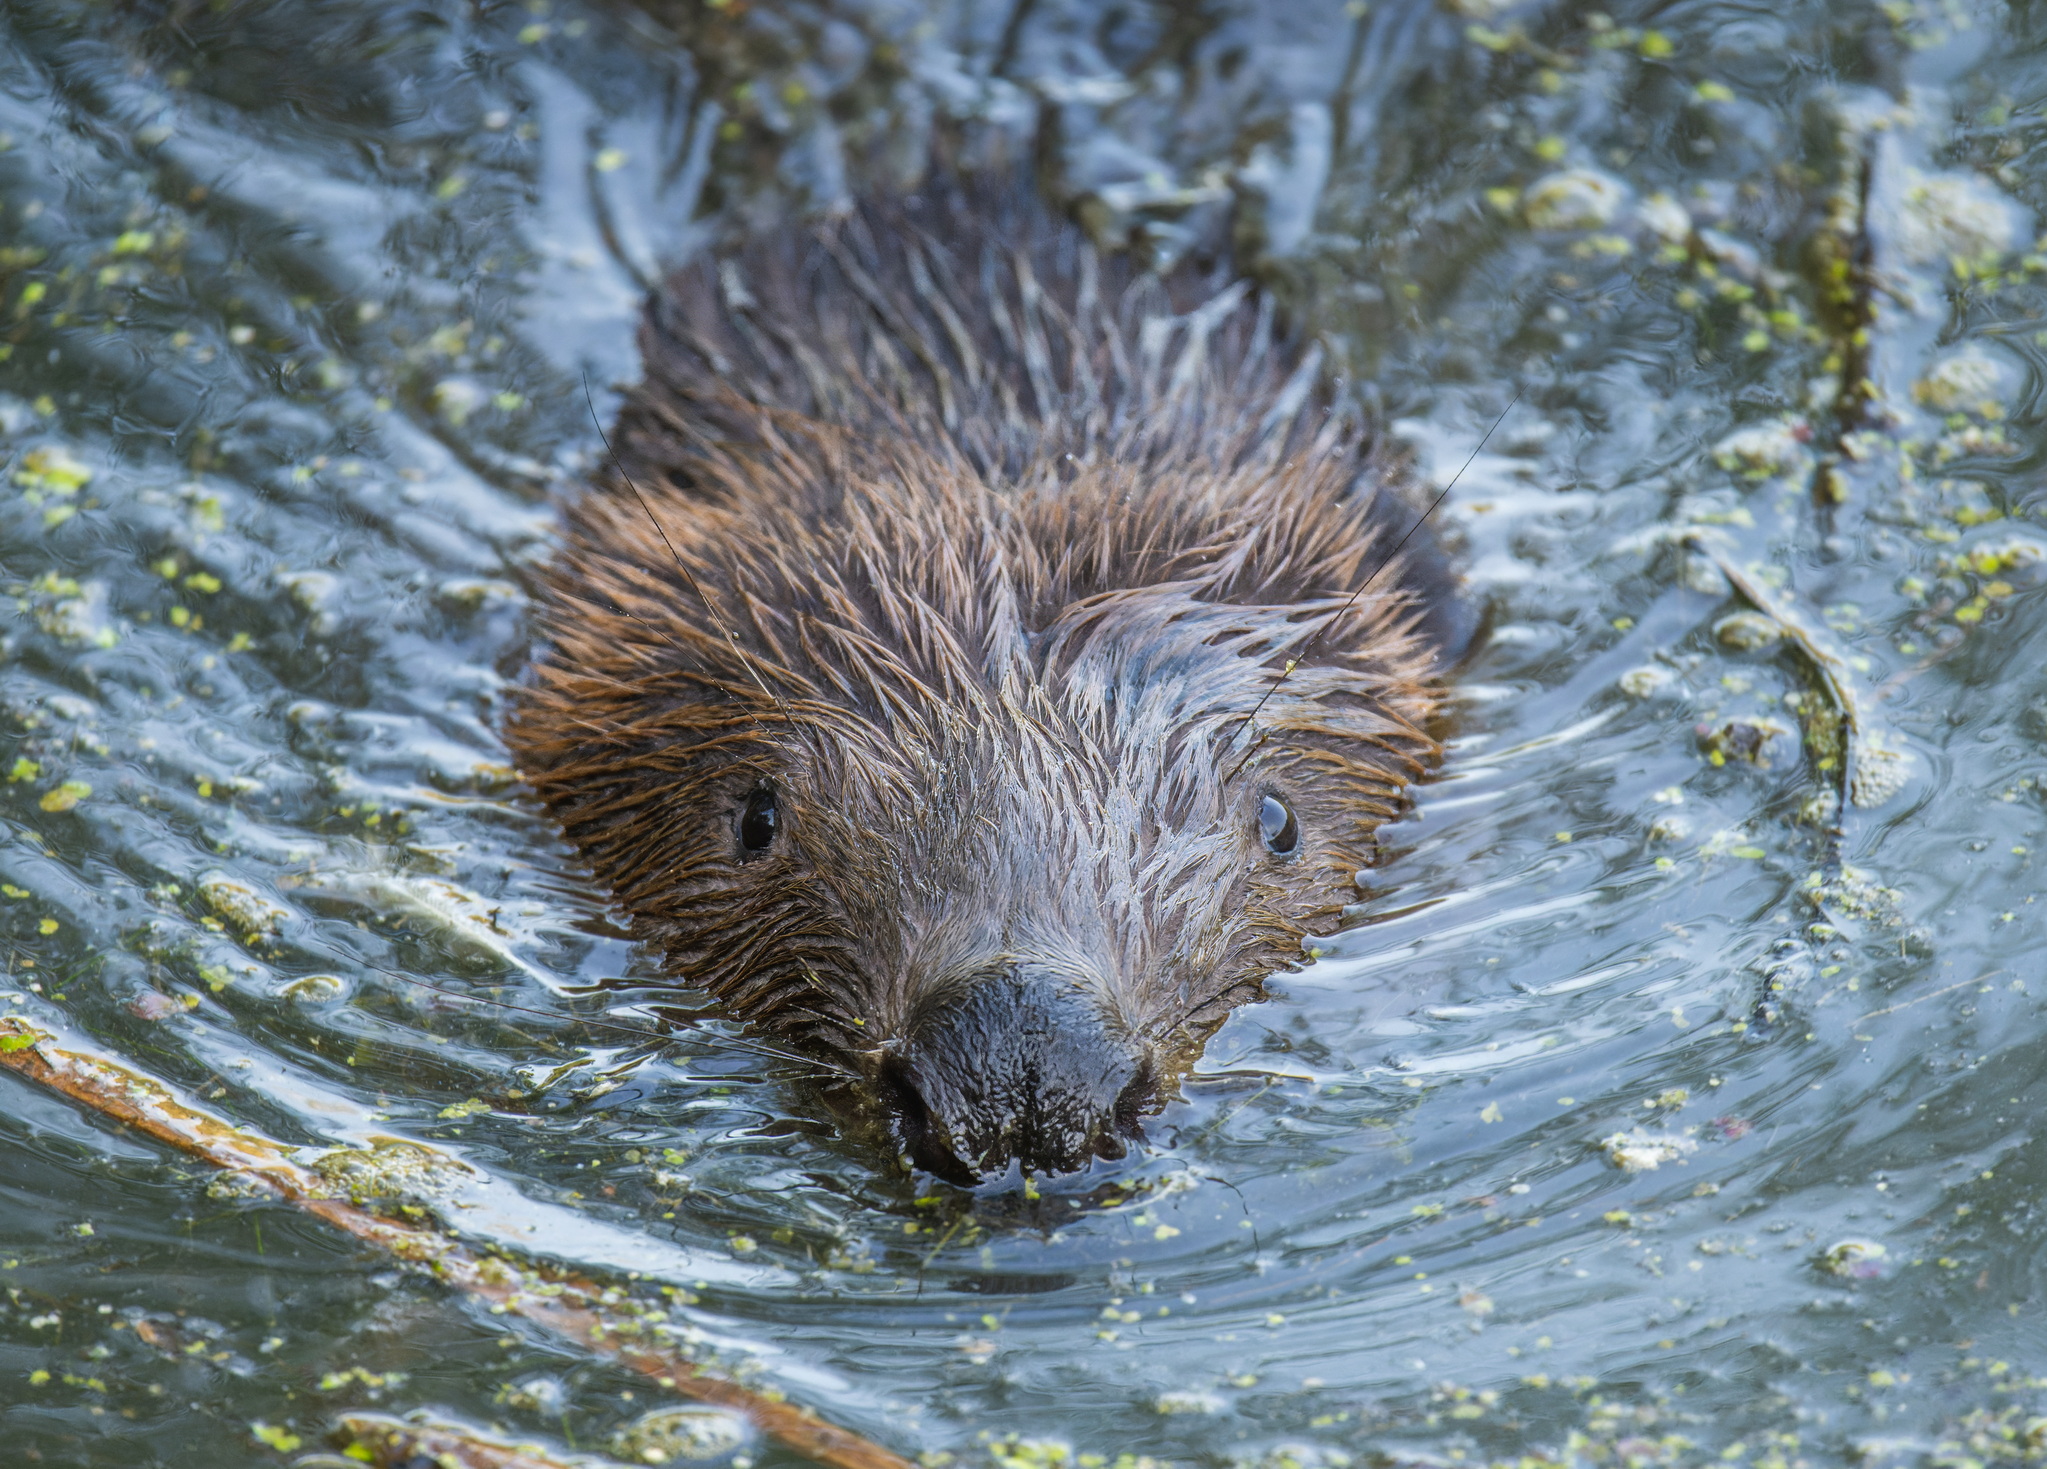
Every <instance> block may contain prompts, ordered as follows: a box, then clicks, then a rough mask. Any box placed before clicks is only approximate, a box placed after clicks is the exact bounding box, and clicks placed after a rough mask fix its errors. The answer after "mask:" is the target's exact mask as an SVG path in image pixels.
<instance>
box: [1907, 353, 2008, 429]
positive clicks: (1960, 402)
mask: <svg viewBox="0 0 2047 1469" xmlns="http://www.w3.org/2000/svg"><path fill="white" fill-rule="evenodd" d="M2009 377H2010V373H2009V371H2008V370H2007V369H2006V367H2005V365H2004V364H2003V363H2002V362H2000V361H1998V360H1997V359H1996V358H1995V357H1992V356H1991V355H1990V354H1989V353H1988V352H1986V351H1984V350H1983V349H1982V348H1981V347H1978V346H1976V345H1974V344H1973V343H1972V344H1971V345H1969V346H1967V347H1964V348H1963V349H1962V350H1961V351H1959V352H1956V353H1955V354H1953V355H1952V356H1949V357H1944V358H1942V359H1941V360H1940V361H1939V362H1937V363H1935V364H1934V366H1933V368H1932V370H1930V371H1929V372H1928V373H1927V374H1926V376H1925V377H1923V378H1921V379H1919V381H1918V382H1916V383H1914V384H1913V385H1912V397H1913V399H1914V400H1915V401H1916V402H1919V403H1923V404H1924V405H1925V406H1926V407H1928V408H1931V409H1933V410H1935V411H1936V412H1939V413H1965V412H1966V413H1976V414H1978V415H1980V416H1982V417H1985V418H1992V417H1997V416H2000V415H2001V414H2002V413H2003V412H2004V404H2003V402H2002V400H2001V397H2000V393H2001V390H2002V389H2003V388H2004V386H2005V383H2006V380H2007V379H2008V378H2009Z"/></svg>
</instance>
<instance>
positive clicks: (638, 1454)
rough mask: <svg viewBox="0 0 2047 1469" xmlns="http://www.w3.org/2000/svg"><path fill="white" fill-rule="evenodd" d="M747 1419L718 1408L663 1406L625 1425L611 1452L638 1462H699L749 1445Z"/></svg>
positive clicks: (612, 1442) (612, 1444)
mask: <svg viewBox="0 0 2047 1469" xmlns="http://www.w3.org/2000/svg"><path fill="white" fill-rule="evenodd" d="M751 1437H752V1435H751V1434H749V1433H748V1432H747V1427H746V1420H745V1419H743V1418H741V1417H740V1416H739V1415H738V1414H736V1413H727V1412H725V1411H723V1410H722V1409H718V1408H662V1409H659V1410H657V1411H655V1412H652V1413H647V1414H645V1415H643V1416H642V1417H640V1418H639V1419H638V1420H637V1421H635V1422H633V1423H630V1424H628V1425H626V1426H625V1427H624V1428H621V1429H620V1430H619V1431H618V1432H617V1433H616V1434H615V1435H614V1436H613V1437H612V1440H611V1451H612V1452H613V1453H614V1454H616V1455H618V1457H619V1458H621V1459H625V1460H627V1461H628V1462H630V1463H634V1464H696V1463H702V1462H703V1461H705V1460H707V1459H720V1458H723V1457H724V1456H725V1455H727V1454H730V1453H732V1452H734V1451H735V1450H738V1449H740V1448H743V1447H745V1446H746V1444H747V1442H748V1441H749V1440H750V1439H751Z"/></svg>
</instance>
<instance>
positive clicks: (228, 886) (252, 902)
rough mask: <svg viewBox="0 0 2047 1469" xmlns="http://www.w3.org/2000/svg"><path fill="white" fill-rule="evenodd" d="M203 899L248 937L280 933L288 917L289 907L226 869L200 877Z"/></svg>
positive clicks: (199, 886)
mask: <svg viewBox="0 0 2047 1469" xmlns="http://www.w3.org/2000/svg"><path fill="white" fill-rule="evenodd" d="M197 886H198V890H199V897H200V899H201V900H202V901H203V902H204V903H205V904H206V906H207V907H209V908H211V909H212V910H213V911H214V912H215V913H218V914H219V915H220V916H221V917H222V918H224V919H226V920H227V921H228V922H229V923H231V924H233V925H234V926H235V927H236V928H237V929H239V930H241V933H242V936H243V937H244V938H245V939H247V940H249V941H252V942H253V941H254V940H255V939H257V938H259V937H261V936H263V935H266V934H274V933H276V932H277V930H278V927H279V925H281V924H282V923H283V922H284V921H285V920H286V919H287V918H289V917H291V916H292V914H291V910H290V909H289V908H284V907H280V906H279V905H278V904H276V903H273V902H271V901H270V900H269V899H268V898H266V897H264V896H263V895H262V894H261V893H259V892H257V891H256V890H255V889H254V888H252V887H250V886H249V885H248V884H247V883H245V882H242V881H241V880H239V879H237V878H233V877H229V876H228V875H227V874H226V873H224V872H210V873H208V874H207V875H206V876H204V877H202V878H200V879H199V882H198V884H197Z"/></svg>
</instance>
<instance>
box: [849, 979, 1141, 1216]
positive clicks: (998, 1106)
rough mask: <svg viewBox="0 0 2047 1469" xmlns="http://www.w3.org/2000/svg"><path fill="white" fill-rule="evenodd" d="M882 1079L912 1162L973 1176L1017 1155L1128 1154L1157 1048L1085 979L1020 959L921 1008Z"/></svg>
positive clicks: (1057, 1168)
mask: <svg viewBox="0 0 2047 1469" xmlns="http://www.w3.org/2000/svg"><path fill="white" fill-rule="evenodd" d="M881 1082H882V1090H883V1095H884V1097H885V1098H886V1100H887V1103H888V1105H889V1107H890V1109H891V1111H892V1112H893V1113H894V1119H893V1120H894V1123H895V1126H896V1130H897V1136H898V1139H899V1140H900V1141H901V1143H902V1145H903V1151H904V1152H905V1153H906V1154H907V1155H908V1156H909V1158H910V1160H911V1161H912V1162H913V1163H915V1164H916V1166H917V1167H919V1168H922V1169H924V1170H925V1171H927V1172H929V1173H933V1174H936V1175H937V1176H939V1177H941V1178H945V1179H949V1180H951V1181H952V1182H955V1183H962V1184H973V1183H978V1182H980V1181H981V1180H982V1179H984V1178H986V1177H988V1176H989V1175H991V1174H997V1173H1001V1172H1003V1171H1004V1170H1006V1169H1007V1168H1008V1166H1009V1164H1010V1161H1011V1160H1012V1159H1014V1160H1015V1161H1016V1162H1018V1163H1020V1164H1021V1165H1022V1166H1023V1168H1024V1169H1025V1170H1026V1171H1027V1172H1036V1173H1067V1172H1071V1171H1072V1170H1074V1169H1076V1168H1079V1167H1081V1166H1082V1165H1084V1164H1085V1163H1086V1162H1087V1161H1088V1159H1089V1158H1091V1157H1104V1158H1120V1157H1122V1156H1123V1152H1124V1143H1123V1139H1124V1138H1125V1137H1134V1136H1136V1135H1137V1132H1138V1127H1137V1118H1138V1114H1139V1112H1140V1111H1141V1109H1142V1107H1143V1104H1144V1102H1145V1101H1146V1099H1147V1097H1148V1094H1149V1091H1150V1088H1151V1086H1152V1084H1153V1083H1152V1065H1151V1061H1150V1057H1149V1053H1148V1048H1147V1047H1145V1046H1144V1045H1143V1043H1142V1042H1141V1041H1140V1040H1139V1039H1138V1038H1137V1037H1135V1036H1133V1035H1131V1034H1129V1033H1128V1031H1127V1030H1125V1029H1124V1028H1122V1027H1121V1026H1119V1025H1117V1024H1116V1023H1115V1021H1114V1020H1113V1019H1112V1017H1111V1016H1110V1015H1109V1014H1108V1013H1107V1012H1106V1011H1105V1010H1104V1009H1103V1007H1102V1006H1101V1004H1100V1003H1099V1002H1098V1000H1097V999H1096V998H1095V995H1094V993H1093V992H1092V990H1091V988H1090V987H1089V986H1088V984H1087V983H1086V981H1085V980H1084V979H1083V978H1081V977H1078V976H1075V975H1073V974H1070V973H1066V972H1063V971H1062V970H1060V969H1058V968H1056V967H1054V966H1051V965H1046V964H1040V963H1033V962H1026V961H1009V960H1005V961H1002V962H1000V963H998V964H995V965H991V966H989V967H988V968H986V969H984V970H982V971H981V972H979V973H977V974H975V975H974V976H973V977H972V978H971V979H970V980H969V981H968V982H967V983H966V984H964V985H962V986H960V987H959V988H958V989H956V990H955V991H954V993H953V995H952V996H951V998H950V999H948V1000H947V1001H946V1002H945V1003H943V1004H941V1005H940V1006H938V1007H936V1008H934V1009H932V1010H930V1011H928V1012H927V1013H926V1014H924V1015H923V1016H921V1017H920V1018H919V1020H918V1023H917V1024H916V1025H915V1026H913V1027H912V1028H911V1030H910V1032H909V1034H908V1036H907V1037H906V1038H905V1039H904V1041H903V1042H901V1043H900V1044H899V1045H898V1046H897V1047H896V1048H894V1049H893V1050H892V1052H891V1053H890V1055H889V1057H888V1059H887V1061H886V1062H885V1063H884V1065H883V1067H882V1073H881Z"/></svg>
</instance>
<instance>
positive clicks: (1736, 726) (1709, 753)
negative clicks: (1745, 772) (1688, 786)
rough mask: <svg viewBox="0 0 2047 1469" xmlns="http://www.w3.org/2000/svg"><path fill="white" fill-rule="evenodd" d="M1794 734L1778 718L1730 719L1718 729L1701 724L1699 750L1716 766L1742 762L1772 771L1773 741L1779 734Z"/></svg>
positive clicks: (1699, 728)
mask: <svg viewBox="0 0 2047 1469" xmlns="http://www.w3.org/2000/svg"><path fill="white" fill-rule="evenodd" d="M1790 733H1791V730H1790V728H1789V727H1788V726H1786V725H1782V724H1779V723H1778V722H1777V721H1776V720H1774V719H1764V718H1760V717H1758V718H1755V719H1730V720H1728V721H1727V723H1725V724H1723V725H1721V726H1720V727H1719V728H1718V729H1713V728H1711V727H1710V726H1708V725H1703V724H1702V725H1700V726H1699V727H1698V734H1699V748H1700V749H1702V750H1704V751H1705V752H1706V758H1707V759H1708V760H1710V761H1712V762H1713V763H1714V764H1715V765H1725V764H1726V763H1727V762H1728V761H1730V760H1740V761H1743V762H1744V763H1746V764H1749V765H1753V766H1755V767H1757V768H1758V769H1760V770H1768V769H1769V768H1770V758H1769V750H1770V742H1771V741H1772V740H1774V739H1776V738H1777V737H1778V736H1779V735H1787V734H1790Z"/></svg>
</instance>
